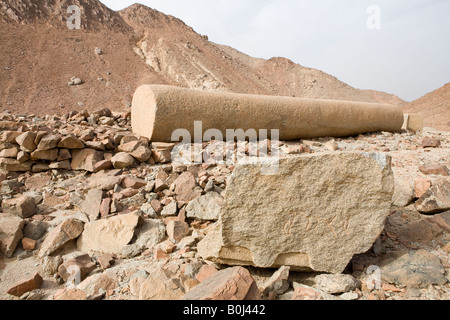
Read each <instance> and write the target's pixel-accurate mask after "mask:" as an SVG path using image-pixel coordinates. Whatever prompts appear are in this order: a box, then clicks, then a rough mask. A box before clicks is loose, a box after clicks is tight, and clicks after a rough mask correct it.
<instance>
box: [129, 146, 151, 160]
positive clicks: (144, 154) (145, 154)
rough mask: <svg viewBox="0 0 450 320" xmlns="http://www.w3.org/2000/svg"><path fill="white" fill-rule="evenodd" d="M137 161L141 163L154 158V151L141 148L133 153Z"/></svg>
mask: <svg viewBox="0 0 450 320" xmlns="http://www.w3.org/2000/svg"><path fill="white" fill-rule="evenodd" d="M130 154H131V156H133V157H134V158H135V159H136V160H138V161H140V162H146V161H147V160H148V159H150V157H151V156H152V150H151V149H150V148H148V147H146V146H139V147H137V148H136V149H135V150H133V151H132V152H131V153H130Z"/></svg>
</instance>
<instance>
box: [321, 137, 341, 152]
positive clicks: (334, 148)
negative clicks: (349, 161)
mask: <svg viewBox="0 0 450 320" xmlns="http://www.w3.org/2000/svg"><path fill="white" fill-rule="evenodd" d="M323 146H324V147H325V148H327V149H328V150H330V151H337V150H339V144H338V143H337V142H336V141H335V140H331V141H328V142H325V143H324V145H323Z"/></svg>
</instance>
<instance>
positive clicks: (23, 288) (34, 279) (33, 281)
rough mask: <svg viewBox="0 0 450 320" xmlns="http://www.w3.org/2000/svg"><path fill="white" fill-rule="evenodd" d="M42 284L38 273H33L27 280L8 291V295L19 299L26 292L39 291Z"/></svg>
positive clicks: (42, 280) (42, 281)
mask: <svg viewBox="0 0 450 320" xmlns="http://www.w3.org/2000/svg"><path fill="white" fill-rule="evenodd" d="M43 283H44V279H42V277H41V276H40V275H39V273H35V274H34V275H33V276H31V277H30V278H28V279H25V280H22V281H21V282H20V283H18V284H16V285H14V286H13V287H11V288H9V289H8V291H7V292H8V294H10V295H13V296H16V297H20V296H21V295H23V294H24V293H26V292H29V291H32V290H35V289H39V288H40V287H41V286H42V284H43Z"/></svg>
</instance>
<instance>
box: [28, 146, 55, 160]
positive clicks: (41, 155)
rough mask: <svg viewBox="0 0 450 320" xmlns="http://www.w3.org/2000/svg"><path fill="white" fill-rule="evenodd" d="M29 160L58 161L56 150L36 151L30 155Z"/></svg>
mask: <svg viewBox="0 0 450 320" xmlns="http://www.w3.org/2000/svg"><path fill="white" fill-rule="evenodd" d="M30 159H31V160H48V161H55V160H56V159H58V149H49V150H40V149H36V150H35V151H33V152H32V153H31V155H30Z"/></svg>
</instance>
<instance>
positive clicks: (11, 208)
mask: <svg viewBox="0 0 450 320" xmlns="http://www.w3.org/2000/svg"><path fill="white" fill-rule="evenodd" d="M2 209H3V212H10V213H13V214H15V215H17V216H19V217H21V218H29V217H31V216H33V215H34V214H35V213H36V211H37V208H36V202H35V200H34V198H32V197H28V196H20V197H18V198H12V199H6V200H3V201H2Z"/></svg>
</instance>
